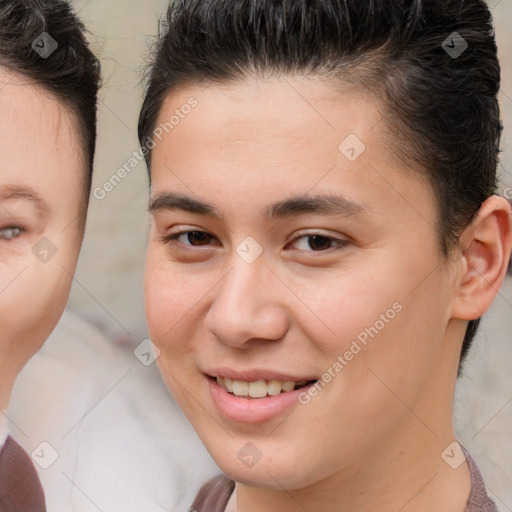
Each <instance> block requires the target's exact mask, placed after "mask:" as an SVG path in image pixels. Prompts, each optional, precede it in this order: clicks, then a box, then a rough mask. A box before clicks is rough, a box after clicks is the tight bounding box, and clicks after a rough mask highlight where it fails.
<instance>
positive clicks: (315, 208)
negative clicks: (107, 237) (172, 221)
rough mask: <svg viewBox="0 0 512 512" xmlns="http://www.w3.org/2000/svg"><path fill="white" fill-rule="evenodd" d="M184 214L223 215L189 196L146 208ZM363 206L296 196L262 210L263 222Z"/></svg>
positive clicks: (351, 211)
mask: <svg viewBox="0 0 512 512" xmlns="http://www.w3.org/2000/svg"><path fill="white" fill-rule="evenodd" d="M175 209H178V210H184V211H186V212H189V213H195V214H198V215H209V216H211V217H214V218H216V219H219V220H222V215H221V214H220V213H219V212H217V211H216V209H215V208H214V207H213V206H212V205H210V204H208V203H205V202H203V201H200V200H199V199H195V198H193V197H190V196H186V195H182V194H176V193H173V192H164V193H162V194H159V195H157V196H156V197H154V198H153V199H152V200H151V202H150V205H149V211H150V213H152V214H154V213H156V212H159V211H162V210H175ZM369 210H370V208H368V207H366V206H365V205H363V204H361V203H358V202H354V201H350V200H349V199H347V198H345V197H342V196H338V195H333V194H327V195H316V196H305V195H302V196H296V197H291V198H289V199H285V200H283V201H278V202H275V203H272V204H270V205H268V206H266V207H265V208H263V209H262V211H261V214H262V216H263V218H265V219H266V220H268V221H272V220H274V221H275V220H279V219H283V218H286V217H291V216H298V215H304V214H306V213H310V214H324V215H344V216H347V217H349V216H356V215H362V214H364V213H366V212H367V211H369Z"/></svg>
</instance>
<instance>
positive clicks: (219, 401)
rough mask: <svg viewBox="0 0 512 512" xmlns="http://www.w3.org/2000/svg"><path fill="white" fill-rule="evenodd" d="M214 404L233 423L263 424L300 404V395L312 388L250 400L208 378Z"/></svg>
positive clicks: (306, 387) (307, 387) (305, 387)
mask: <svg viewBox="0 0 512 512" xmlns="http://www.w3.org/2000/svg"><path fill="white" fill-rule="evenodd" d="M207 378H208V381H209V386H210V394H211V396H212V399H213V402H214V403H215V405H216V406H217V409H218V410H219V411H220V412H221V414H222V415H223V416H225V417H227V418H228V419H230V420H232V421H237V422H242V423H261V422H264V421H268V420H271V419H272V418H275V417H276V416H279V415H280V414H283V413H284V412H285V411H287V410H288V409H290V408H291V407H293V406H295V405H297V404H298V403H299V395H300V394H301V393H304V392H307V390H308V389H309V387H310V386H313V385H314V383H312V384H310V385H309V386H304V387H302V388H299V389H295V390H293V391H287V392H284V393H283V392H281V393H280V394H279V395H275V396H266V397H263V398H248V397H241V396H236V395H233V394H232V393H228V392H227V391H226V390H225V389H224V388H223V387H221V386H219V384H217V381H216V380H214V379H212V378H210V377H207Z"/></svg>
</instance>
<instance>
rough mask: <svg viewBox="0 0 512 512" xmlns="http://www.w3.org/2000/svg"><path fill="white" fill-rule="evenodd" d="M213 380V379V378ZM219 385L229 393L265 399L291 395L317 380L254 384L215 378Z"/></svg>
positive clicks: (267, 381) (273, 381)
mask: <svg viewBox="0 0 512 512" xmlns="http://www.w3.org/2000/svg"><path fill="white" fill-rule="evenodd" d="M211 378H212V379H213V377H211ZM215 380H216V381H217V384H218V385H219V386H220V387H221V388H223V389H225V390H226V391H227V392H228V393H230V394H232V395H235V396H241V397H248V398H264V397H266V396H277V395H280V394H282V393H289V392H290V391H294V390H296V389H300V388H304V387H306V386H309V385H310V384H313V383H314V382H316V380H299V381H296V382H294V381H279V380H257V381H252V382H247V381H242V380H234V379H230V378H228V377H215Z"/></svg>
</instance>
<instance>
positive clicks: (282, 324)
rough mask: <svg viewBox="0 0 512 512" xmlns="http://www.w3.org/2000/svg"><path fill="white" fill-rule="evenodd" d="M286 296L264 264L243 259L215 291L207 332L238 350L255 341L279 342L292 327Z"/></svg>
mask: <svg viewBox="0 0 512 512" xmlns="http://www.w3.org/2000/svg"><path fill="white" fill-rule="evenodd" d="M283 295H284V294H283V289H282V284H281V283H280V282H279V280H278V279H277V278H276V276H275V275H274V274H273V273H272V271H271V270H270V269H269V268H268V267H267V266H266V265H265V263H264V262H263V261H261V260H260V261H258V262H255V263H252V264H248V263H246V262H244V261H243V260H241V259H240V261H237V262H235V264H234V266H233V267H232V268H231V270H230V271H229V272H228V273H227V275H226V276H225V277H224V279H223V280H222V281H221V282H220V283H219V284H218V286H217V287H215V296H214V299H213V301H212V303H211V306H210V309H209V310H208V313H207V314H206V317H205V325H206V328H207V329H209V331H210V332H212V333H213V334H215V335H216V336H217V337H218V338H219V339H220V340H221V342H222V343H224V344H227V345H231V346H233V347H236V348H239V349H246V348H248V347H249V346H250V345H251V342H254V341H256V340H259V341H261V340H279V339H281V338H282V337H283V336H284V335H285V333H286V331H287V329H288V325H289V316H288V312H287V309H286V307H285V305H284V297H283Z"/></svg>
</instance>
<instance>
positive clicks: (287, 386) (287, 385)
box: [281, 380, 295, 391]
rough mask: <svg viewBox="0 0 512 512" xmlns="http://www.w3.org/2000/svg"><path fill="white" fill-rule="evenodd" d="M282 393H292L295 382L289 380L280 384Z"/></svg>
mask: <svg viewBox="0 0 512 512" xmlns="http://www.w3.org/2000/svg"><path fill="white" fill-rule="evenodd" d="M281 387H282V388H283V391H293V390H294V389H295V382H293V381H291V380H289V381H286V382H283V383H282V384H281Z"/></svg>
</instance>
